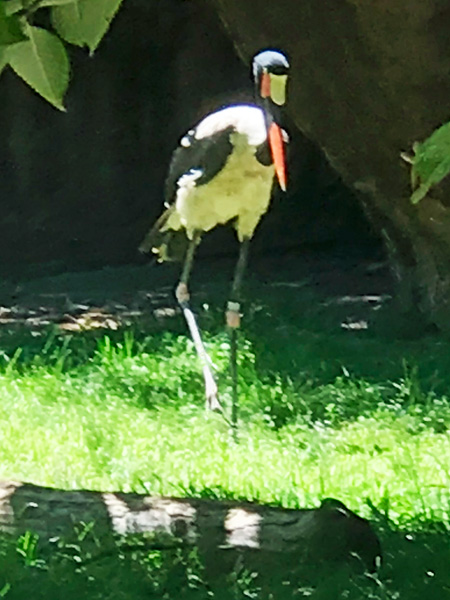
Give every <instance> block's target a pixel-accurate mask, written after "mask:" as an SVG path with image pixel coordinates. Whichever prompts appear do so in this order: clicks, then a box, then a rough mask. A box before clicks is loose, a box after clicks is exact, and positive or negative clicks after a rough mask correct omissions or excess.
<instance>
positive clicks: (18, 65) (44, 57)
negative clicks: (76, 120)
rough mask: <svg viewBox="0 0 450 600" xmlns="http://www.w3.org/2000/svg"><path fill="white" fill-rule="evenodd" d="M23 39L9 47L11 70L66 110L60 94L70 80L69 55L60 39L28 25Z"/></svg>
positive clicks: (51, 101)
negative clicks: (23, 40)
mask: <svg viewBox="0 0 450 600" xmlns="http://www.w3.org/2000/svg"><path fill="white" fill-rule="evenodd" d="M25 33H26V34H27V35H28V37H29V39H28V40H27V41H26V42H20V43H19V44H14V46H10V47H9V48H8V60H9V64H10V65H11V67H12V68H13V69H14V71H15V72H16V73H17V75H19V77H21V78H22V79H23V80H24V81H25V82H26V83H28V85H29V86H30V87H32V88H33V89H34V91H35V92H37V93H38V94H40V95H41V96H42V97H43V98H45V99H46V100H48V102H50V103H51V104H53V106H56V108H59V109H60V110H65V109H64V106H63V97H64V94H65V92H66V90H67V86H68V84H69V74H70V67H69V59H68V58H67V53H66V49H65V48H64V45H63V43H62V42H61V40H59V39H58V38H57V37H56V36H55V35H53V34H52V33H50V32H49V31H46V30H45V29H41V28H39V27H32V26H31V25H27V26H26V29H25Z"/></svg>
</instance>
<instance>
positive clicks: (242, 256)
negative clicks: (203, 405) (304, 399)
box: [226, 238, 250, 440]
mask: <svg viewBox="0 0 450 600" xmlns="http://www.w3.org/2000/svg"><path fill="white" fill-rule="evenodd" d="M249 247H250V239H249V238H244V240H243V241H242V243H241V246H240V248H239V258H238V261H237V264H236V269H235V271H234V279H233V285H232V287H231V294H230V299H229V300H228V304H227V313H226V317H227V325H228V330H229V332H230V371H231V381H232V404H231V427H232V430H233V437H234V439H235V440H236V439H237V420H238V368H237V347H238V333H237V330H238V328H239V326H240V324H241V314H240V313H241V304H240V302H241V299H242V281H243V278H244V272H245V268H246V266H247V261H248V251H249Z"/></svg>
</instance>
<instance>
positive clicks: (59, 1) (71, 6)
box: [0, 0, 122, 110]
mask: <svg viewBox="0 0 450 600" xmlns="http://www.w3.org/2000/svg"><path fill="white" fill-rule="evenodd" d="M121 3H122V0H0V74H1V72H2V71H3V70H4V69H5V68H7V67H8V66H9V67H10V68H12V69H13V71H14V72H15V73H16V74H17V75H18V76H19V77H21V78H22V79H23V80H24V81H25V82H26V83H27V84H28V85H29V86H30V87H31V88H32V89H33V90H34V91H35V92H37V93H38V94H40V95H41V96H42V97H43V98H45V99H46V100H47V101H48V102H50V103H51V104H52V105H53V106H55V107H56V108H58V109H59V110H64V95H65V93H66V90H67V87H68V85H69V80H70V62H69V58H68V55H67V50H66V46H65V44H64V42H66V43H69V44H74V45H76V46H81V47H84V46H86V47H87V48H88V49H89V52H90V53H91V54H92V53H94V51H95V50H96V49H97V47H98V45H99V44H100V42H101V40H102V38H103V36H104V35H105V33H106V32H107V31H108V29H109V26H110V24H111V21H112V20H113V18H114V16H115V14H116V12H117V11H118V9H119V7H120V5H121ZM38 11H39V15H40V14H41V13H42V12H43V11H47V13H49V23H51V28H52V30H49V29H48V28H44V27H41V26H37V25H35V22H36V13H37V12H38Z"/></svg>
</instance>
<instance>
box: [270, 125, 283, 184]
mask: <svg viewBox="0 0 450 600" xmlns="http://www.w3.org/2000/svg"><path fill="white" fill-rule="evenodd" d="M269 145H270V151H271V153H272V158H273V164H274V165H275V173H276V174H277V179H278V182H279V184H280V188H281V189H282V190H283V192H285V191H286V159H285V154H284V141H283V134H282V132H281V127H280V126H279V125H277V124H276V123H272V124H271V126H270V127H269Z"/></svg>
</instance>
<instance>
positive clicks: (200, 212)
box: [161, 105, 274, 242]
mask: <svg viewBox="0 0 450 600" xmlns="http://www.w3.org/2000/svg"><path fill="white" fill-rule="evenodd" d="M211 136H215V139H214V150H212V149H211ZM205 139H206V140H207V141H205ZM183 144H185V146H181V148H180V149H179V150H178V151H177V152H178V154H177V155H176V156H175V157H174V161H173V165H172V169H173V170H174V169H175V168H176V167H177V166H182V165H180V164H177V163H182V162H185V160H186V162H188V161H189V159H190V158H191V157H190V156H189V155H190V154H194V153H195V154H196V155H197V157H198V154H199V153H203V156H200V157H198V158H197V166H196V167H194V168H193V167H191V168H189V169H188V170H187V171H186V172H184V173H183V174H182V175H181V176H180V177H179V178H178V179H177V182H176V186H175V187H176V190H175V199H174V200H175V202H174V210H173V212H172V213H171V215H170V217H169V218H168V220H167V222H166V224H165V225H164V226H163V227H162V229H161V230H162V231H165V230H170V229H172V230H178V229H184V230H185V231H186V234H187V236H188V237H189V238H190V239H192V237H193V235H194V232H196V231H201V232H207V231H210V230H211V229H213V228H214V227H216V225H223V224H225V223H227V222H229V221H231V220H232V219H236V221H235V222H234V223H233V226H234V227H235V229H236V231H237V235H238V239H239V241H241V242H242V241H243V240H244V239H245V238H247V237H252V235H253V233H254V231H255V229H256V226H257V225H258V222H259V220H260V218H261V216H262V215H263V214H264V213H265V212H266V211H267V209H268V207H269V202H270V196H271V189H272V184H273V176H274V167H273V164H267V162H268V161H267V158H266V160H265V161H264V158H262V161H263V162H261V158H259V157H258V151H259V154H261V155H263V154H266V155H267V153H268V148H266V147H267V132H266V126H265V123H264V114H263V111H262V110H261V109H260V108H258V107H257V106H246V105H241V106H231V107H228V108H225V109H223V110H221V111H218V112H216V113H213V114H212V115H209V116H208V117H206V118H205V119H204V120H203V121H201V122H200V123H199V125H198V126H197V127H196V128H195V129H194V130H193V131H192V133H191V134H188V135H186V136H185V137H184V138H183ZM264 162H266V164H264ZM222 163H223V166H222ZM200 165H202V166H200ZM219 165H220V166H221V167H222V168H221V169H220V170H218V171H217V172H215V171H216V169H217V167H218V166H219Z"/></svg>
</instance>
